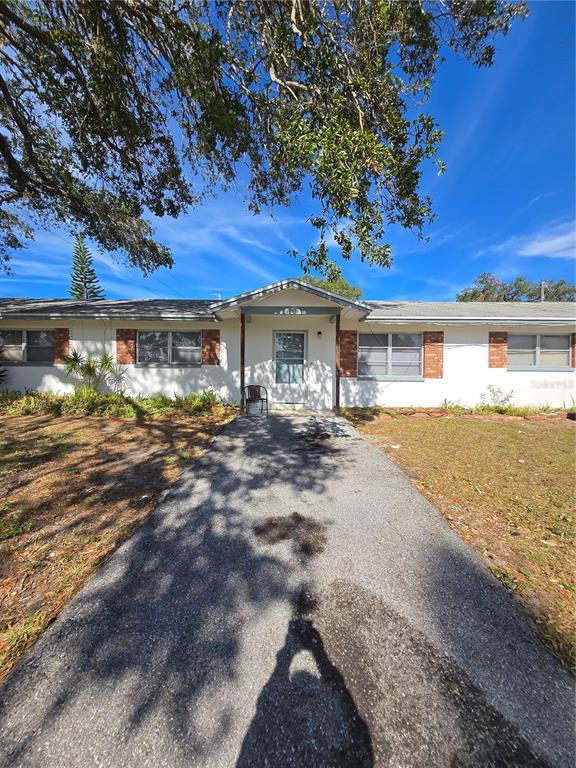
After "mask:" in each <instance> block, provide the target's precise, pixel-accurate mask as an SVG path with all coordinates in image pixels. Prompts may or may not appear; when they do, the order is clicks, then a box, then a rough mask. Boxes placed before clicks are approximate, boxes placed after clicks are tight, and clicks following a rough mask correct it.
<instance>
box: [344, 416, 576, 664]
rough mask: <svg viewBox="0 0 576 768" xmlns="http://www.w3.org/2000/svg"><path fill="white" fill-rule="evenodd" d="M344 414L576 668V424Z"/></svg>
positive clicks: (456, 417)
mask: <svg viewBox="0 0 576 768" xmlns="http://www.w3.org/2000/svg"><path fill="white" fill-rule="evenodd" d="M344 415H346V416H347V417H348V418H349V419H350V420H351V421H352V423H353V424H354V425H355V426H356V427H357V428H358V429H359V430H360V431H361V432H363V433H364V434H365V435H366V437H367V438H368V439H370V440H371V441H372V442H373V443H374V444H375V445H377V446H378V447H379V448H381V449H382V450H384V451H386V453H388V455H389V456H390V457H391V458H392V459H393V460H394V461H396V462H397V463H398V464H400V465H401V466H402V467H404V468H405V469H406V470H407V471H408V472H409V473H410V474H411V475H412V476H413V477H414V478H415V480H414V482H415V484H416V485H417V486H418V488H419V489H420V490H421V491H422V493H423V494H424V495H425V496H427V497H428V498H429V499H430V500H431V501H432V502H433V503H434V504H435V506H436V507H437V508H438V509H439V510H440V511H441V512H442V513H443V514H444V515H445V517H446V518H447V519H448V521H449V523H450V525H451V526H452V527H453V528H454V529H455V530H456V531H457V532H458V533H459V535H460V536H461V537H462V538H463V539H465V540H466V541H467V542H468V543H469V544H470V545H471V546H472V547H473V548H474V549H475V550H476V551H477V552H478V553H479V554H480V555H481V556H482V557H483V558H484V560H485V562H486V564H487V566H488V567H489V569H490V570H491V572H492V574H493V575H494V576H495V577H496V578H497V579H498V580H499V581H500V582H501V583H502V584H504V586H505V587H506V588H507V589H508V590H509V591H510V592H512V593H513V594H514V595H515V596H516V597H517V599H518V600H520V602H521V603H522V604H523V606H524V607H525V608H526V610H527V611H528V612H529V613H530V615H531V616H532V618H533V619H534V621H535V622H536V625H537V627H538V630H539V632H540V635H541V636H542V638H543V639H544V640H545V641H546V642H547V643H548V645H549V646H550V647H551V649H552V650H553V651H554V653H555V654H556V655H557V656H558V657H559V658H561V659H562V660H563V661H564V662H565V663H566V664H567V665H568V666H570V667H571V668H572V669H574V638H575V632H576V611H575V601H574V589H575V581H574V574H575V572H576V557H575V552H574V508H575V503H574V502H575V491H574V480H573V478H574V455H575V448H576V431H575V430H574V424H573V423H572V422H570V421H569V420H568V419H561V418H559V419H558V420H548V419H545V420H542V421H531V420H522V421H519V420H516V421H513V420H506V419H501V418H500V419H499V418H498V417H494V418H492V419H488V420H476V419H474V418H470V416H469V415H467V414H463V415H458V414H452V415H451V416H450V417H448V418H417V419H415V418H411V417H410V416H405V415H400V414H398V412H396V413H395V415H394V416H391V415H390V413H389V412H387V411H386V410H385V409H378V408H373V409H362V410H360V409H358V410H349V411H346V412H345V413H344Z"/></svg>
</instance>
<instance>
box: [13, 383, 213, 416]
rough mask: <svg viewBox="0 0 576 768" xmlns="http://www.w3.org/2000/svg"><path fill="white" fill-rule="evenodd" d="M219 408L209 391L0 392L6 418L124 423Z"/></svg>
mask: <svg viewBox="0 0 576 768" xmlns="http://www.w3.org/2000/svg"><path fill="white" fill-rule="evenodd" d="M221 404H222V401H221V400H220V398H219V397H218V395H217V394H216V393H215V392H213V391H212V390H210V389H208V390H204V391H203V392H194V393H192V394H190V395H186V396H185V397H174V398H173V399H171V398H169V397H166V396H165V395H152V396H150V397H134V398H132V397H127V396H126V395H124V394H122V393H120V392H114V393H102V392H98V391H96V390H95V389H90V388H87V387H78V388H77V389H75V391H74V393H73V394H71V395H58V394H54V393H52V392H27V393H26V394H22V393H21V392H0V413H4V414H6V415H8V416H31V415H34V414H50V415H54V416H60V415H62V416H103V417H108V418H124V419H135V418H143V417H146V416H148V417H158V416H167V415H169V414H178V415H188V416H199V415H201V414H204V413H208V412H210V411H211V410H212V409H213V407H214V406H216V405H221Z"/></svg>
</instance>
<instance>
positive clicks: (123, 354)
mask: <svg viewBox="0 0 576 768" xmlns="http://www.w3.org/2000/svg"><path fill="white" fill-rule="evenodd" d="M116 362H117V363H118V365H134V364H135V363H136V331H135V330H134V329H133V328H117V329H116Z"/></svg>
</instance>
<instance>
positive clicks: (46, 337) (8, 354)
mask: <svg viewBox="0 0 576 768" xmlns="http://www.w3.org/2000/svg"><path fill="white" fill-rule="evenodd" d="M0 338H1V339H2V341H3V344H4V350H3V351H2V353H0V359H1V360H3V361H6V362H13V363H18V362H28V363H53V362H54V334H53V333H52V331H46V330H43V331H8V330H6V331H4V330H1V331H0Z"/></svg>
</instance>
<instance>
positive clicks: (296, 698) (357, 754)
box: [236, 619, 374, 768]
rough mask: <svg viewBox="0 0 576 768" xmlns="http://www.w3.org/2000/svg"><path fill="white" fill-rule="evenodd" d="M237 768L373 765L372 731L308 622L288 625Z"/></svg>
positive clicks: (341, 767) (365, 766) (356, 767)
mask: <svg viewBox="0 0 576 768" xmlns="http://www.w3.org/2000/svg"><path fill="white" fill-rule="evenodd" d="M276 658H277V660H276V667H275V668H274V671H273V673H272V675H271V677H270V679H269V680H268V682H267V683H266V685H265V686H264V688H263V689H262V692H261V694H260V696H259V698H258V703H257V708H256V714H255V715H254V718H253V720H252V722H251V724H250V727H249V729H248V732H247V734H246V736H245V738H244V742H243V744H242V749H241V752H240V756H239V758H238V762H237V764H236V768H256V767H257V766H258V768H261V766H271V768H272V767H275V766H278V767H280V766H282V768H291V767H296V766H298V767H300V766H301V767H302V768H312V766H313V767H314V768H329V767H330V768H343V767H344V766H348V767H349V768H352V767H353V766H354V768H371V766H373V765H374V761H373V753H372V742H371V739H370V733H369V731H368V727H367V725H366V723H365V722H364V720H363V719H362V718H361V716H360V714H359V712H358V710H357V708H356V705H355V703H354V699H353V698H352V695H351V694H350V692H349V691H348V689H347V687H346V683H345V682H344V679H343V677H342V675H341V674H340V672H339V671H338V669H336V667H335V666H334V665H333V664H332V662H331V661H330V659H329V658H328V655H327V654H326V651H325V648H324V644H323V642H322V638H321V637H320V634H319V632H318V631H317V630H316V628H315V627H314V626H313V624H312V622H311V621H308V620H306V619H295V620H293V621H291V622H290V623H289V625H288V632H287V635H286V640H285V642H284V646H283V647H282V649H281V650H280V651H279V652H278V655H277V657H276Z"/></svg>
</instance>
